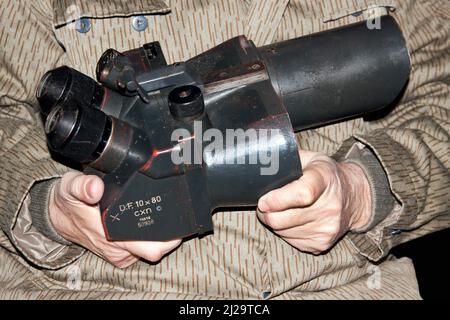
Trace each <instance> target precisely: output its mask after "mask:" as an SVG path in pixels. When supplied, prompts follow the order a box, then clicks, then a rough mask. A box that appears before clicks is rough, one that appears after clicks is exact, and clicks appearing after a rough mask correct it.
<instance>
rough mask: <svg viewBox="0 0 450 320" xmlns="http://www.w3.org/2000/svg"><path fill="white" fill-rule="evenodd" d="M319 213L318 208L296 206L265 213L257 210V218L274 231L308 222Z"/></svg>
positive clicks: (313, 219)
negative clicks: (299, 207) (295, 207)
mask: <svg viewBox="0 0 450 320" xmlns="http://www.w3.org/2000/svg"><path fill="white" fill-rule="evenodd" d="M319 214H320V210H318V209H316V208H304V209H298V208H297V209H288V210H285V211H281V212H267V213H263V212H260V211H259V210H258V211H257V215H258V218H259V219H260V220H261V222H262V223H264V224H265V225H267V226H269V227H271V228H272V229H273V230H276V231H277V230H284V229H289V228H294V227H298V226H302V225H306V224H309V223H311V222H313V221H315V220H316V219H317V216H318V215H319Z"/></svg>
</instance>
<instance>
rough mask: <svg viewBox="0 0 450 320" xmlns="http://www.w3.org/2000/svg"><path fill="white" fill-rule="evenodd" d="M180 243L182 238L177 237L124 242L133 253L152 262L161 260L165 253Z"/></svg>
mask: <svg viewBox="0 0 450 320" xmlns="http://www.w3.org/2000/svg"><path fill="white" fill-rule="evenodd" d="M180 243H181V240H180V239H176V240H171V241H165V242H153V241H132V242H126V243H124V244H125V248H126V250H128V251H129V252H130V253H131V254H133V255H135V256H138V257H141V258H143V259H145V260H148V261H151V262H157V261H159V260H161V259H162V257H163V256H164V255H166V254H167V253H169V252H170V251H172V250H173V249H175V248H176V247H178V245H179V244H180Z"/></svg>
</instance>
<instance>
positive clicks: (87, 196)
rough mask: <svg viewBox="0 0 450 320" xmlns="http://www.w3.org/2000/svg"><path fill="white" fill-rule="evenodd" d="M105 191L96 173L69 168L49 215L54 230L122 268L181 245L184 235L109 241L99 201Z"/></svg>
mask: <svg viewBox="0 0 450 320" xmlns="http://www.w3.org/2000/svg"><path fill="white" fill-rule="evenodd" d="M103 191H104V184H103V181H102V180H101V179H100V178H99V177H97V176H92V175H91V176H88V175H84V174H82V173H79V172H68V173H66V174H65V175H64V176H63V177H62V179H61V180H59V181H58V182H57V183H56V184H55V185H54V187H53V189H52V191H51V195H50V204H49V215H50V221H51V223H52V224H53V227H54V228H55V230H56V231H57V232H58V233H59V234H60V235H61V236H62V237H63V238H65V239H66V240H68V241H71V242H74V243H77V244H79V245H81V246H83V247H85V248H86V249H88V250H90V251H92V252H93V253H95V254H97V255H98V256H100V257H101V258H103V259H105V260H107V261H109V262H110V263H112V264H113V265H115V266H116V267H119V268H126V267H128V266H130V265H132V264H133V263H135V262H136V261H138V260H139V258H143V259H145V260H148V261H151V262H157V261H159V260H161V258H162V257H163V256H164V255H165V254H167V253H169V252H170V251H172V250H173V249H175V248H176V247H178V246H179V244H180V243H181V239H176V240H171V241H167V242H150V241H148V242H144V241H118V242H114V241H108V240H107V239H106V237H105V232H104V230H103V225H102V222H101V215H100V210H99V207H98V202H99V201H100V199H101V197H102V195H103Z"/></svg>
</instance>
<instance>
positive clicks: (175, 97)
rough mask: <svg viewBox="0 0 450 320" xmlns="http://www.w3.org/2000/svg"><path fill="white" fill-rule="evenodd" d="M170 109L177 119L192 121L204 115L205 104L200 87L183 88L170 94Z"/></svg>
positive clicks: (178, 88) (189, 86)
mask: <svg viewBox="0 0 450 320" xmlns="http://www.w3.org/2000/svg"><path fill="white" fill-rule="evenodd" d="M169 109H170V113H171V114H172V116H173V117H174V118H175V119H191V118H196V117H198V116H200V115H202V114H203V112H204V111H205V102H204V100H203V94H202V91H201V90H200V88H199V87H196V86H191V85H188V86H182V87H177V88H175V89H173V90H172V91H171V92H170V94H169Z"/></svg>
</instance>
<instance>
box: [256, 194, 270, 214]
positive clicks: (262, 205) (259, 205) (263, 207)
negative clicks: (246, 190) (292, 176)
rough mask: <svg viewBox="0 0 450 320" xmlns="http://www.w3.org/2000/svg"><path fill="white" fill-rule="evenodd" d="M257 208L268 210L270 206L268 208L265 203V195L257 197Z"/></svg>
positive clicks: (262, 210) (263, 210)
mask: <svg viewBox="0 0 450 320" xmlns="http://www.w3.org/2000/svg"><path fill="white" fill-rule="evenodd" d="M258 209H259V211H261V212H267V211H269V209H270V208H269V205H268V204H267V200H266V198H265V197H263V198H261V199H259V201H258Z"/></svg>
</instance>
